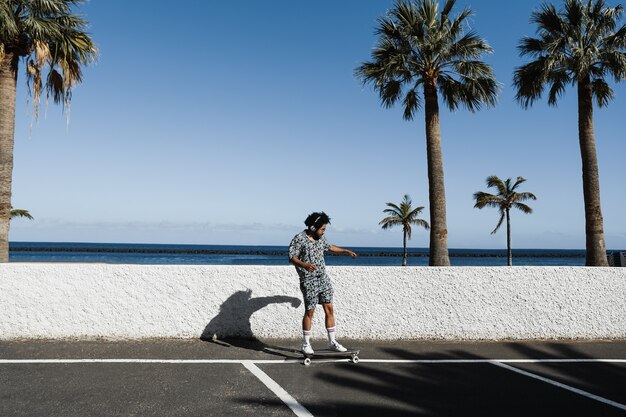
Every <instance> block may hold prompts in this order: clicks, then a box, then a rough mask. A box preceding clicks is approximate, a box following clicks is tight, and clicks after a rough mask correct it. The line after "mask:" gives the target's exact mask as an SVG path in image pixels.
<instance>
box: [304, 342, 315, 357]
mask: <svg viewBox="0 0 626 417" xmlns="http://www.w3.org/2000/svg"><path fill="white" fill-rule="evenodd" d="M302 353H304V354H305V355H312V354H313V353H314V352H313V347H311V345H310V344H308V343H304V344H302Z"/></svg>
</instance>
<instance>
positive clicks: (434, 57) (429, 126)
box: [355, 0, 499, 266]
mask: <svg viewBox="0 0 626 417" xmlns="http://www.w3.org/2000/svg"><path fill="white" fill-rule="evenodd" d="M454 4H455V0H447V1H446V3H445V5H444V7H443V9H442V10H441V12H439V4H438V3H437V1H436V0H396V2H395V4H394V6H393V8H392V9H391V10H390V11H389V12H388V13H387V15H386V16H384V17H382V18H380V19H378V26H377V28H376V34H377V36H378V41H377V45H376V47H375V49H374V50H373V52H372V60H371V61H369V62H365V63H363V64H362V65H361V66H359V67H358V68H357V69H356V71H355V73H356V76H357V77H358V78H359V79H360V80H361V81H362V82H363V84H364V85H365V84H371V85H372V86H373V87H374V89H375V90H376V91H377V92H378V94H379V96H380V100H381V103H382V105H383V106H384V107H387V108H390V107H392V106H393V105H395V104H396V103H398V102H401V105H402V107H403V108H404V119H405V120H412V119H413V116H414V115H415V113H416V112H417V111H418V110H421V107H422V104H424V114H425V122H426V154H427V160H428V184H429V188H428V193H429V202H430V223H431V226H432V228H431V230H430V259H429V264H430V265H440V266H447V265H450V258H449V256H448V229H447V221H446V195H445V187H444V178H443V155H442V152H441V135H440V128H439V97H440V96H441V99H442V100H443V102H444V103H445V104H446V106H447V107H448V108H449V109H450V110H455V109H457V108H458V107H459V106H460V105H463V106H465V107H466V108H467V109H469V110H470V111H472V112H474V111H476V110H478V109H480V108H481V107H482V105H483V104H486V105H489V106H493V105H495V102H496V98H497V95H498V91H499V85H498V83H497V82H496V80H495V77H494V74H493V71H492V70H491V67H490V66H489V65H487V64H486V63H484V62H482V61H480V59H481V57H482V56H483V55H484V54H486V53H491V52H492V49H491V48H490V47H489V45H488V44H487V42H486V41H485V40H483V39H481V38H480V37H479V36H478V35H477V34H476V33H474V32H471V31H469V32H466V31H465V29H466V27H467V18H468V17H469V16H471V14H472V12H471V10H470V9H465V10H463V11H462V12H461V13H460V14H459V15H458V16H457V17H455V18H451V17H450V16H449V15H450V12H451V11H452V8H453V6H454Z"/></svg>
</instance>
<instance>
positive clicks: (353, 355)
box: [263, 346, 360, 366]
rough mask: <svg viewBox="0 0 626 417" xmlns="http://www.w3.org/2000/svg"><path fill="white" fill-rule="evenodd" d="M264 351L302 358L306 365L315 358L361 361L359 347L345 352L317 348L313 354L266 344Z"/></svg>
mask: <svg viewBox="0 0 626 417" xmlns="http://www.w3.org/2000/svg"><path fill="white" fill-rule="evenodd" d="M263 350H264V351H266V352H268V353H272V354H275V355H276V354H277V355H281V356H284V357H286V358H292V359H300V360H302V363H303V364H305V365H307V366H308V365H310V364H311V362H312V360H313V359H323V358H346V359H349V360H350V362H352V363H358V362H359V352H360V350H358V349H348V350H347V351H345V352H337V351H334V350H328V349H319V350H316V351H315V352H314V353H313V354H312V355H309V354H305V353H304V352H302V351H301V350H298V349H291V348H284V347H279V346H266V347H265V348H264V349H263Z"/></svg>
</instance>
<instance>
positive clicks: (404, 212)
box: [378, 194, 429, 266]
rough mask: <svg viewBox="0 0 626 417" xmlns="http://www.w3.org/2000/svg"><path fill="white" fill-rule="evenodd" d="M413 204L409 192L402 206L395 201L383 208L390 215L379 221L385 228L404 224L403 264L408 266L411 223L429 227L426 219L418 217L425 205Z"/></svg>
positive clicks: (425, 227)
mask: <svg viewBox="0 0 626 417" xmlns="http://www.w3.org/2000/svg"><path fill="white" fill-rule="evenodd" d="M411 204H412V202H411V197H409V195H408V194H406V195H405V196H404V199H403V200H402V203H400V206H398V205H396V204H393V203H387V206H388V207H389V208H388V209H385V210H383V213H387V214H389V216H388V217H385V218H384V219H382V220H381V221H380V222H379V223H378V224H379V225H382V227H383V229H389V228H390V227H393V226H402V232H403V235H404V239H403V247H404V252H403V255H402V266H406V239H407V238H409V239H411V225H416V226H422V227H423V228H424V229H428V228H429V225H428V222H427V221H426V220H423V219H419V218H418V217H417V216H419V214H420V213H421V212H422V210H424V207H417V208H412V207H411Z"/></svg>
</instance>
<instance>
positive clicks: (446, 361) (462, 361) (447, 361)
mask: <svg viewBox="0 0 626 417" xmlns="http://www.w3.org/2000/svg"><path fill="white" fill-rule="evenodd" d="M493 362H498V363H626V359H360V360H359V363H401V364H402V363H407V364H409V363H417V364H419V363H424V364H430V363H435V364H437V363H440V364H465V363H469V364H471V363H493Z"/></svg>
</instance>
